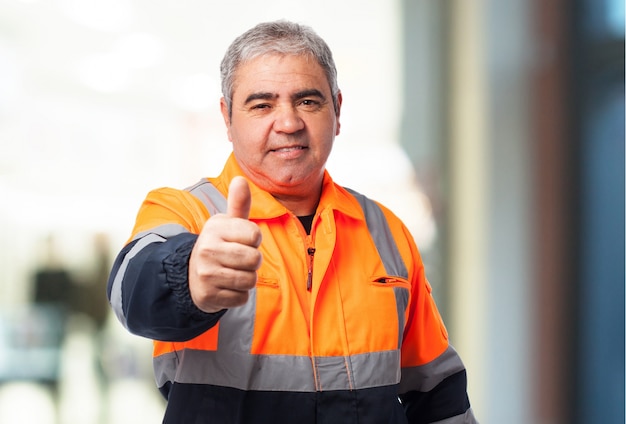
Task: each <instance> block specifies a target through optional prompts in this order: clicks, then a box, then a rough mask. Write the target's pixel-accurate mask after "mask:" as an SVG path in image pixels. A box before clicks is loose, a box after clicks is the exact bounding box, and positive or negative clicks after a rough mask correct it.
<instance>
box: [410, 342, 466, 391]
mask: <svg viewBox="0 0 626 424" xmlns="http://www.w3.org/2000/svg"><path fill="white" fill-rule="evenodd" d="M464 369H465V366H464V365H463V362H461V358H460V357H459V355H458V354H457V353H456V351H455V350H454V348H453V347H452V346H450V345H448V348H447V349H446V350H445V351H444V352H443V353H442V354H441V355H439V356H438V357H436V358H435V359H433V360H432V361H430V362H429V363H427V364H424V365H420V366H418V367H410V368H402V380H401V381H400V387H399V388H398V392H399V393H406V392H408V391H411V390H417V391H420V392H429V391H431V390H432V389H433V388H434V387H436V386H437V385H438V384H439V383H441V382H442V381H443V380H444V379H446V378H448V377H450V376H451V375H453V374H456V373H457V372H459V371H463V370H464ZM417 382H419V383H420V384H419V385H416V384H415V383H417Z"/></svg>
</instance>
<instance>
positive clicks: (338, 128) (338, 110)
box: [335, 91, 343, 135]
mask: <svg viewBox="0 0 626 424" xmlns="http://www.w3.org/2000/svg"><path fill="white" fill-rule="evenodd" d="M342 102H343V97H342V95H341V91H339V93H337V116H336V118H337V129H336V130H335V135H339V130H340V129H341V122H340V121H339V115H340V112H341V103H342Z"/></svg>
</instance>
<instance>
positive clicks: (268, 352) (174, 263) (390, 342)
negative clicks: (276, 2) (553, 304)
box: [108, 21, 475, 424]
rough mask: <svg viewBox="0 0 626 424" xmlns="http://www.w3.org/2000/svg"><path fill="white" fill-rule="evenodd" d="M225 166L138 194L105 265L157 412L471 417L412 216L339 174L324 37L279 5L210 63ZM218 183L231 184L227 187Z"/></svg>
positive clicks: (288, 418)
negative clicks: (216, 76)
mask: <svg viewBox="0 0 626 424" xmlns="http://www.w3.org/2000/svg"><path fill="white" fill-rule="evenodd" d="M221 72H222V90H223V95H224V97H223V98H222V99H221V103H220V105H221V112H222V115H223V117H224V122H225V123H226V128H227V133H228V138H229V140H230V141H231V142H232V146H233V153H232V155H231V156H230V158H229V159H228V160H227V162H226V165H225V167H224V169H223V171H222V174H221V175H220V176H218V177H216V178H209V179H205V180H202V181H201V182H200V183H198V184H196V185H195V186H193V187H190V188H189V189H187V190H174V189H170V188H163V189H158V190H155V191H153V192H151V193H149V194H148V196H147V198H146V200H145V201H144V203H143V205H142V207H141V209H140V211H139V214H138V217H137V222H136V225H135V228H134V231H133V234H132V236H131V238H130V240H129V242H128V244H127V245H126V247H124V249H123V250H122V251H121V253H120V254H119V256H118V258H117V260H116V262H115V264H114V266H113V270H112V273H111V277H110V279H109V288H108V296H109V299H110V301H111V304H112V307H113V309H114V310H115V312H116V314H117V316H118V318H119V319H120V321H121V322H122V323H123V324H124V325H125V326H126V328H128V330H129V331H131V332H133V333H135V334H139V335H141V336H144V337H148V338H151V339H153V340H155V344H154V368H155V375H156V380H157V383H158V386H159V388H160V390H161V391H162V393H163V394H164V395H165V397H166V398H167V400H168V405H167V409H166V413H165V418H164V422H166V423H271V424H276V423H278V424H280V423H297V424H306V423H341V424H343V423H407V422H408V423H430V422H438V421H441V422H445V423H474V422H475V419H474V417H473V415H472V412H471V409H470V405H469V401H468V398H467V395H466V376H465V369H464V367H463V364H462V363H461V360H460V359H459V358H458V356H457V354H456V352H455V351H454V350H453V349H452V347H451V346H449V344H448V339H447V333H446V329H445V327H444V325H443V323H442V321H441V318H440V316H439V313H438V312H437V309H436V306H435V303H434V301H433V298H432V297H431V293H430V291H431V289H430V286H429V285H428V282H427V281H426V278H425V275H424V267H423V265H422V261H421V259H420V256H419V253H418V250H417V247H416V246H415V244H414V242H413V239H412V237H411V236H410V234H409V231H408V230H407V229H406V227H405V226H404V225H403V224H402V222H401V221H400V220H399V219H398V218H397V217H396V216H395V215H393V214H392V213H391V212H390V211H389V210H388V209H386V208H384V207H383V206H381V205H379V204H377V203H375V202H373V201H371V200H369V199H367V198H366V197H364V196H362V195H360V194H358V193H355V192H352V191H349V190H347V189H344V188H342V187H340V186H338V185H336V184H335V183H334V182H333V180H332V179H331V177H330V175H329V174H328V172H327V171H325V163H326V160H327V159H328V156H329V154H330V152H331V149H332V145H333V141H334V138H335V136H336V135H338V134H339V129H340V124H339V115H340V110H341V102H342V97H341V92H340V91H339V88H338V86H337V76H336V70H335V66H334V62H333V58H332V54H331V52H330V50H329V48H328V46H327V45H326V43H325V42H324V41H323V40H322V39H321V38H320V37H319V36H318V35H316V34H315V33H314V32H313V31H312V30H311V29H310V28H308V27H304V26H300V25H297V24H293V23H290V22H285V21H279V22H270V23H264V24H260V25H258V26H256V27H254V28H252V29H251V30H249V31H248V32H246V33H244V34H243V35H241V36H240V37H238V38H237V39H236V40H235V41H234V42H233V44H232V45H231V46H230V47H229V49H228V51H227V52H226V55H225V57H224V59H223V61H222V65H221ZM224 196H227V198H225V197H224Z"/></svg>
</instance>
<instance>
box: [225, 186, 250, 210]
mask: <svg viewBox="0 0 626 424" xmlns="http://www.w3.org/2000/svg"><path fill="white" fill-rule="evenodd" d="M251 203H252V199H251V195H250V187H249V186H248V181H246V179H245V178H243V177H240V176H237V177H235V178H233V180H232V181H231V182H230V187H229V188H228V206H227V208H226V215H228V216H229V217H232V218H243V219H248V215H250V204H251Z"/></svg>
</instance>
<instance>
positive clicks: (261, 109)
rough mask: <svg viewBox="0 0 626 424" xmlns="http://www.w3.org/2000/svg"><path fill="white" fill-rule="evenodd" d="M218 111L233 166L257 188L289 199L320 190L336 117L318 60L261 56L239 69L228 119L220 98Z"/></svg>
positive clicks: (331, 143) (334, 133)
mask: <svg viewBox="0 0 626 424" xmlns="http://www.w3.org/2000/svg"><path fill="white" fill-rule="evenodd" d="M338 103H339V105H338V106H340V104H341V95H339V100H338ZM221 110H222V115H223V116H224V121H225V122H226V126H227V128H228V138H229V140H230V141H231V142H232V143H233V152H234V155H235V157H236V159H237V162H238V163H239V165H240V166H241V168H242V169H243V170H244V172H245V173H246V175H247V176H248V177H249V178H250V179H251V180H252V181H254V183H255V184H256V185H258V186H259V187H261V188H263V189H265V190H266V191H268V192H270V193H272V194H274V195H289V196H292V195H295V196H301V195H306V194H307V193H309V192H311V189H313V190H317V189H318V187H320V184H321V181H322V178H323V174H324V167H325V164H326V160H327V159H328V156H329V154H330V151H331V149H332V145H333V140H334V138H335V136H336V135H338V134H339V114H338V113H337V114H336V113H335V109H334V105H333V101H332V96H331V91H330V86H329V84H328V81H327V79H326V75H325V73H324V71H323V69H322V67H321V66H320V65H319V64H318V63H317V61H316V60H314V59H313V58H310V57H308V56H279V55H265V56H260V57H258V58H256V59H252V60H250V61H248V62H245V63H243V64H241V65H240V66H239V68H238V69H237V72H236V74H235V80H234V88H233V93H232V114H231V116H230V117H229V114H228V109H227V106H226V103H225V101H224V99H222V101H221Z"/></svg>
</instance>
